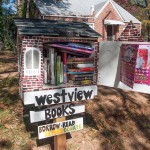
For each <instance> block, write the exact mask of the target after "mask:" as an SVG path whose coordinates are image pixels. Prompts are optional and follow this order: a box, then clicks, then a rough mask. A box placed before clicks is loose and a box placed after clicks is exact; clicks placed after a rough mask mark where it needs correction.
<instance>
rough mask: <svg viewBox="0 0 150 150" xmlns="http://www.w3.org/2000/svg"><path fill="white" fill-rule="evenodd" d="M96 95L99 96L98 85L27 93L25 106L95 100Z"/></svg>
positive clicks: (25, 94)
mask: <svg viewBox="0 0 150 150" xmlns="http://www.w3.org/2000/svg"><path fill="white" fill-rule="evenodd" d="M95 95H97V86H96V85H92V86H82V87H71V88H62V89H53V90H43V91H35V92H25V93H24V104H25V105H29V104H35V106H44V105H52V104H59V103H66V102H73V101H80V100H88V99H93V98H94V96H95Z"/></svg>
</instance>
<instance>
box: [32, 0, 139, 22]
mask: <svg viewBox="0 0 150 150" xmlns="http://www.w3.org/2000/svg"><path fill="white" fill-rule="evenodd" d="M34 1H35V3H36V5H37V8H38V9H39V11H40V13H41V15H42V16H49V15H60V16H90V14H91V6H92V5H94V6H95V13H96V14H97V13H98V12H99V11H101V9H103V7H104V6H105V4H106V3H107V1H108V0H86V1H84V0H34ZM109 1H111V2H112V4H113V5H114V7H115V8H116V10H117V11H118V13H119V14H120V16H121V17H122V18H123V20H124V22H130V21H131V20H132V21H133V23H140V21H139V20H137V19H136V18H135V17H134V16H133V15H131V14H130V13H129V12H127V11H126V10H125V9H123V8H122V7H121V6H119V5H118V4H117V3H116V2H114V1H113V0H109Z"/></svg>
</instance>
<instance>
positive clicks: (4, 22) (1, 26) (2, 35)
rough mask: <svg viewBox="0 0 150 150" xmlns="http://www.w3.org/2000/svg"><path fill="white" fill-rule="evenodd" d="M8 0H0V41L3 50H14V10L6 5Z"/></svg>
mask: <svg viewBox="0 0 150 150" xmlns="http://www.w3.org/2000/svg"><path fill="white" fill-rule="evenodd" d="M8 3H9V0H5V1H4V0H3V1H2V0H0V42H2V43H3V50H4V49H5V50H15V45H14V44H15V43H14V41H15V25H14V22H13V17H14V16H16V14H15V13H14V11H13V10H12V9H11V8H10V7H7V4H8Z"/></svg>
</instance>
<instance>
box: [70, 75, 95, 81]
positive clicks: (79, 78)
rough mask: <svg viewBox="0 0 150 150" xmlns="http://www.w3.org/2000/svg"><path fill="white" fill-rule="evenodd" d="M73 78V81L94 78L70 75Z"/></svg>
mask: <svg viewBox="0 0 150 150" xmlns="http://www.w3.org/2000/svg"><path fill="white" fill-rule="evenodd" d="M70 79H71V80H73V81H81V80H92V79H93V76H91V77H86V76H85V77H70Z"/></svg>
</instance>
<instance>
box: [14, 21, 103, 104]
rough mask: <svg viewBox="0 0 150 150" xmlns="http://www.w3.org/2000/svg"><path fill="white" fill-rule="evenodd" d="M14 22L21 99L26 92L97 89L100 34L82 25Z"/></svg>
mask: <svg viewBox="0 0 150 150" xmlns="http://www.w3.org/2000/svg"><path fill="white" fill-rule="evenodd" d="M14 22H15V25H16V27H17V33H18V34H17V49H18V53H19V59H18V60H19V64H18V66H19V87H20V95H21V96H23V94H24V93H26V92H33V94H34V91H43V90H52V89H56V91H57V89H62V88H63V89H64V88H67V87H73V88H75V87H82V86H84V85H86V86H87V85H88V88H89V89H90V86H91V85H95V86H96V84H97V74H98V73H97V72H98V71H97V68H98V62H97V60H98V51H99V45H98V42H97V40H98V37H100V34H98V33H97V32H95V31H94V30H93V29H91V28H90V27H89V26H88V25H87V24H85V23H81V22H66V21H55V20H43V19H14ZM76 77H77V78H76ZM92 87H93V86H92ZM83 89H84V88H83ZM27 101H28V102H29V101H30V97H29V98H27ZM31 101H32V100H31Z"/></svg>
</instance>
